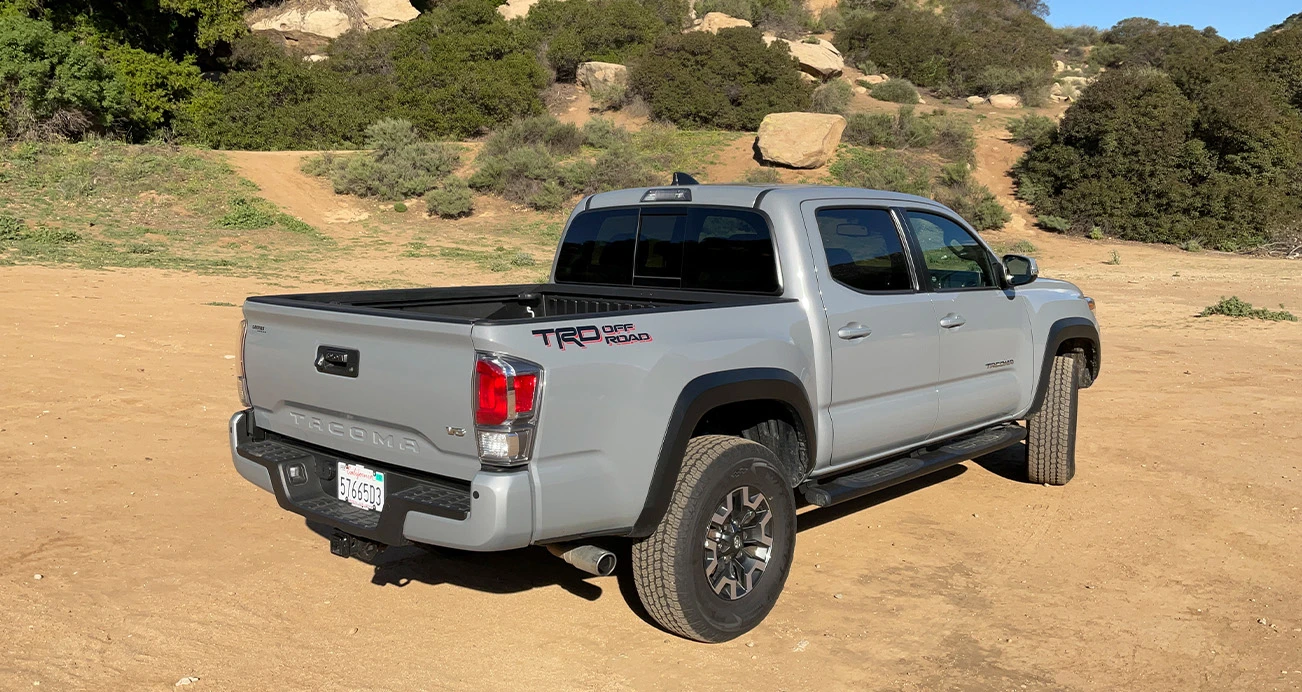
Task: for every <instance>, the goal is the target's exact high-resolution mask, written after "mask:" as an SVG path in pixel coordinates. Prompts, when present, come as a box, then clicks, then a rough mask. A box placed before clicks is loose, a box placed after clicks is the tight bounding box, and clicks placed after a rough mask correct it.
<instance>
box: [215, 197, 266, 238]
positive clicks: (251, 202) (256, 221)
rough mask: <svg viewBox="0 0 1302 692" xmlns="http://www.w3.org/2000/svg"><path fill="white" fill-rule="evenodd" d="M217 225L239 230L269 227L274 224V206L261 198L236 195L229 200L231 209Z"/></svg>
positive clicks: (218, 220)
mask: <svg viewBox="0 0 1302 692" xmlns="http://www.w3.org/2000/svg"><path fill="white" fill-rule="evenodd" d="M217 225H218V226H220V227H222V228H230V229H236V230H241V231H252V230H256V229H259V228H270V227H272V226H274V225H276V213H275V208H274V207H272V206H271V205H270V203H268V202H266V201H265V200H261V199H257V198H254V199H248V198H245V197H237V198H236V199H234V200H232V201H231V209H230V211H228V212H226V214H224V215H223V216H222V217H221V218H219V219H217Z"/></svg>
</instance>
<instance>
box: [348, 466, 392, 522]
mask: <svg viewBox="0 0 1302 692" xmlns="http://www.w3.org/2000/svg"><path fill="white" fill-rule="evenodd" d="M338 476H339V486H338V491H339V499H340V500H343V501H344V502H347V503H348V504H350V505H352V506H354V507H360V508H362V509H371V510H375V511H377V512H383V511H384V474H383V473H381V472H379V471H376V470H374V469H368V468H366V467H365V466H362V465H361V464H345V463H344V462H342V461H341V462H339V473H338Z"/></svg>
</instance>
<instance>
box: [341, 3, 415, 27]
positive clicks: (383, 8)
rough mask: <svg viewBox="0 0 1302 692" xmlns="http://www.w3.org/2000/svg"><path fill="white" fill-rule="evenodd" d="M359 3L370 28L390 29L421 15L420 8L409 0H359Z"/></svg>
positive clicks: (363, 18) (364, 20) (363, 17)
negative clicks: (413, 5) (412, 4)
mask: <svg viewBox="0 0 1302 692" xmlns="http://www.w3.org/2000/svg"><path fill="white" fill-rule="evenodd" d="M357 5H358V6H359V7H360V8H361V10H362V21H363V22H365V23H366V28H368V29H388V28H389V27H391V26H397V25H399V24H405V23H407V22H410V21H411V20H413V19H415V18H417V17H419V16H420V10H418V9H416V8H415V7H412V6H411V3H410V2H408V1H407V0H357Z"/></svg>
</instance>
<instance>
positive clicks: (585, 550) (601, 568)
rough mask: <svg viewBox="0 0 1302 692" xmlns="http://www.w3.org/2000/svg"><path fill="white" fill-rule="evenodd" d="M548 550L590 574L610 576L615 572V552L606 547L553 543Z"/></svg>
mask: <svg viewBox="0 0 1302 692" xmlns="http://www.w3.org/2000/svg"><path fill="white" fill-rule="evenodd" d="M547 551H548V552H550V553H551V554H552V555H555V556H556V557H559V558H560V559H562V560H564V561H566V562H568V563H570V564H571V565H573V566H575V567H577V568H579V569H581V570H583V571H584V572H587V573H588V574H594V575H596V576H598V577H609V576H610V575H612V574H614V573H615V562H616V559H615V554H614V553H612V552H610V551H609V550H606V549H605V548H598V547H597V546H595V545H575V544H573V543H552V544H551V545H548V546H547Z"/></svg>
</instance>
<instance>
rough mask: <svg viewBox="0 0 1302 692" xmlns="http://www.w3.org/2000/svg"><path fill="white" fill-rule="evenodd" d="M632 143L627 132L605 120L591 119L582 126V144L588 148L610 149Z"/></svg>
mask: <svg viewBox="0 0 1302 692" xmlns="http://www.w3.org/2000/svg"><path fill="white" fill-rule="evenodd" d="M632 141H633V138H632V137H630V136H629V134H628V130H625V129H624V128H622V127H620V126H618V125H616V124H615V123H614V122H612V121H610V120H607V119H605V118H593V119H592V120H589V121H588V123H587V124H586V125H584V126H583V142H584V143H585V144H587V145H588V146H590V147H595V148H597V149H612V148H614V147H617V146H621V145H625V144H629V143H630V142H632Z"/></svg>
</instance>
